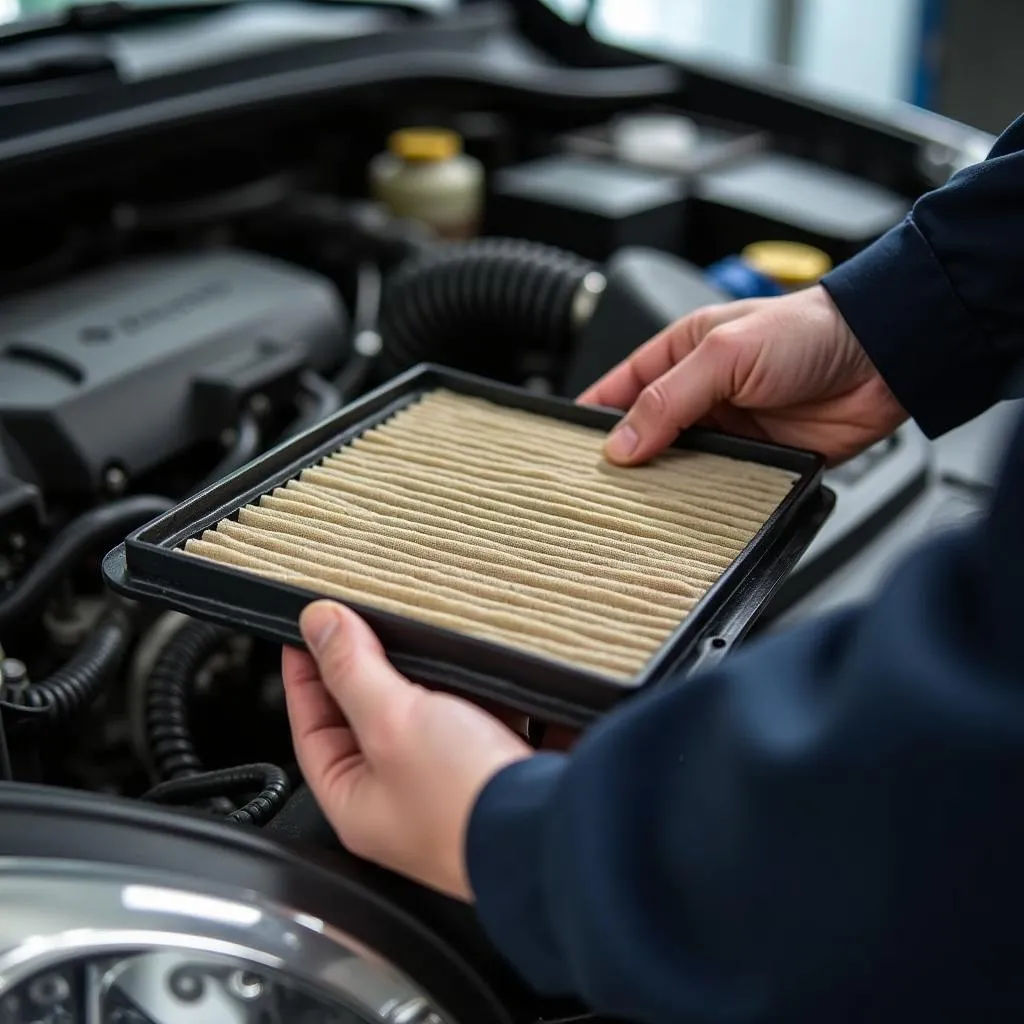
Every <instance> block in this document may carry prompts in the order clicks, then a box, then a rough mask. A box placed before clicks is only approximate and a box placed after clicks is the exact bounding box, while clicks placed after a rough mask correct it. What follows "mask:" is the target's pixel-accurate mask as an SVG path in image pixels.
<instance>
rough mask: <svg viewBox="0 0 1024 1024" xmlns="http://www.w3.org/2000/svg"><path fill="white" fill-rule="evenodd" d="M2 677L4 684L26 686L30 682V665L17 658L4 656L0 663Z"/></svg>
mask: <svg viewBox="0 0 1024 1024" xmlns="http://www.w3.org/2000/svg"><path fill="white" fill-rule="evenodd" d="M0 679H3V681H4V686H24V685H25V684H26V683H27V682H28V666H27V665H26V664H25V662H23V661H19V660H18V659H17V658H4V661H3V664H2V665H0Z"/></svg>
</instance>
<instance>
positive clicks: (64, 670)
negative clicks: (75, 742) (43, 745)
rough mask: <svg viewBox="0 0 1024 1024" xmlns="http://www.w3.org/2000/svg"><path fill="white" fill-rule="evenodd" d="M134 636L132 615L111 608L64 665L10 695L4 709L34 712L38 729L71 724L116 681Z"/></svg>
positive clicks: (117, 608) (118, 607) (125, 609)
mask: <svg viewBox="0 0 1024 1024" xmlns="http://www.w3.org/2000/svg"><path fill="white" fill-rule="evenodd" d="M132 633H133V629H132V616H131V613H130V611H129V610H128V609H127V608H126V607H124V606H123V605H120V604H115V605H113V606H111V607H110V608H109V609H108V610H107V611H106V612H104V614H103V615H102V616H101V617H100V620H99V622H98V623H97V625H96V627H95V628H94V629H93V631H92V632H91V633H90V634H89V635H88V636H87V637H86V638H85V639H84V640H83V641H82V643H81V644H80V645H79V647H78V649H77V650H76V651H75V653H74V654H72V655H71V657H70V658H69V659H68V661H67V663H66V664H65V665H63V666H62V667H61V668H59V669H57V671H56V672H54V673H53V674H52V675H50V676H48V677H47V678H46V679H42V680H40V681H39V682H35V683H30V684H29V685H28V686H25V687H24V688H22V689H19V690H14V691H11V692H8V693H7V694H6V698H7V699H6V700H5V701H4V707H5V709H6V710H11V711H14V712H15V713H16V712H18V711H22V712H25V711H29V712H32V713H33V714H32V721H33V722H34V723H36V724H37V725H39V724H46V725H62V724H66V723H68V722H70V721H71V720H72V719H73V718H74V717H75V716H76V715H78V714H80V713H81V712H82V711H84V710H85V709H86V708H87V707H88V706H89V705H90V704H92V702H93V701H94V700H95V699H96V698H97V697H98V696H99V695H100V693H101V692H102V690H103V689H104V687H105V686H106V685H107V684H108V683H110V682H111V681H112V680H113V679H115V678H116V676H117V673H118V672H119V671H120V669H121V665H122V664H123V663H124V658H125V655H126V654H127V652H128V647H129V646H130V644H131V641H132Z"/></svg>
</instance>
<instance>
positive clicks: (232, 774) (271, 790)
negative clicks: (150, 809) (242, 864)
mask: <svg viewBox="0 0 1024 1024" xmlns="http://www.w3.org/2000/svg"><path fill="white" fill-rule="evenodd" d="M254 789H255V790H258V791H259V792H258V793H257V795H256V796H254V797H253V798H252V799H251V800H250V801H249V802H248V803H246V804H244V805H243V806H241V807H239V808H237V809H236V810H232V811H231V812H230V813H229V814H228V815H227V820H228V821H231V822H234V823H235V824H237V825H265V824H266V823H267V822H268V821H270V819H271V818H273V817H274V815H275V814H277V812H278V811H279V810H280V809H281V808H282V807H283V806H284V803H285V801H286V800H287V799H288V797H289V795H290V794H291V791H292V787H291V782H290V781H289V779H288V776H287V775H286V774H285V773H284V771H282V770H281V769H280V768H278V767H277V765H273V764H244V765H239V766H238V767H237V768H223V769H221V770H219V771H214V772H203V773H202V774H201V775H190V776H188V777H187V778H183V779H172V780H171V781H169V782H161V783H160V784H159V785H157V786H154V787H153V788H152V789H151V790H149V792H147V793H145V794H143V797H142V799H143V800H146V801H149V802H151V803H160V804H191V803H196V802H197V801H200V800H205V799H208V798H210V797H213V796H217V795H220V794H223V793H237V792H239V791H245V790H250V791H251V790H254Z"/></svg>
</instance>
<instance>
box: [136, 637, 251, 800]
mask: <svg viewBox="0 0 1024 1024" xmlns="http://www.w3.org/2000/svg"><path fill="white" fill-rule="evenodd" d="M230 635H231V634H230V632H229V631H228V630H227V629H224V628H223V627H221V626H215V625H213V624H212V623H208V622H194V621H193V622H187V623H186V624H185V625H184V626H182V627H181V629H179V630H178V631H177V633H175V634H174V636H173V637H171V639H170V640H169V641H168V642H167V646H166V647H164V649H163V650H162V651H161V652H160V657H159V658H158V659H157V662H156V664H155V665H154V666H153V671H152V672H151V673H150V675H149V679H148V680H147V681H146V696H145V737H146V753H147V755H148V757H149V760H150V763H151V765H152V768H153V772H154V773H155V775H156V777H157V778H158V779H160V780H161V781H162V782H163V781H167V780H172V779H183V778H186V777H188V776H190V775H198V774H200V773H201V772H204V771H205V768H204V765H203V762H202V759H201V758H200V756H199V751H198V750H197V749H196V745H195V741H194V740H193V738H192V730H191V729H190V728H189V722H188V705H189V697H190V695H191V692H192V686H193V685H194V682H195V678H196V675H197V674H198V672H199V670H200V669H201V668H202V667H203V665H204V664H205V663H206V662H207V661H209V659H210V658H211V657H213V655H214V654H216V653H217V652H218V651H219V650H221V649H222V648H223V647H224V645H225V643H226V642H227V640H228V638H229V637H230Z"/></svg>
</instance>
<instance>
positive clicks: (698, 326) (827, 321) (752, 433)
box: [579, 285, 907, 465]
mask: <svg viewBox="0 0 1024 1024" xmlns="http://www.w3.org/2000/svg"><path fill="white" fill-rule="evenodd" d="M579 401H580V402H581V403H583V404H585V405H601V406H607V407H610V408H613V409H622V410H628V413H627V415H626V416H625V417H624V418H623V421H622V422H621V423H620V424H619V425H618V427H617V428H616V429H615V430H614V431H613V432H612V434H611V436H610V437H609V439H608V442H607V445H606V455H607V458H608V459H609V461H611V462H615V463H618V464H620V465H635V464H638V463H641V462H645V461H647V460H648V459H650V458H653V456H655V455H657V454H658V452H660V451H661V450H662V449H663V448H665V447H667V446H668V445H669V444H671V443H672V441H673V440H675V438H676V435H677V434H678V433H679V432H680V430H683V429H685V428H687V427H690V426H693V425H694V424H697V423H706V424H709V425H711V426H715V427H717V428H719V429H720V430H723V431H726V432H728V433H732V434H741V435H744V436H747V437H755V438H760V439H762V440H767V441H774V442H776V443H778V444H785V445H792V446H793V447H796V448H806V449H810V450H812V451H816V452H819V453H821V454H822V455H825V456H826V457H827V458H828V459H829V461H830V462H832V463H836V462H841V461H843V460H844V459H848V458H850V457H851V456H852V455H855V454H857V452H859V451H862V450H863V449H865V448H867V447H869V446H870V445H871V444H873V443H875V442H876V441H880V440H881V439H882V438H884V437H887V436H888V435H889V434H890V433H891V432H892V431H893V430H894V429H895V428H896V427H897V426H899V425H900V423H902V422H903V421H904V420H905V419H906V418H907V414H906V412H905V411H904V410H903V409H902V407H901V406H900V404H899V402H897V401H896V399H895V397H894V396H893V394H892V392H891V391H890V390H889V388H888V387H887V385H886V383H885V381H883V380H882V378H881V376H879V374H878V371H877V370H876V369H875V367H874V366H873V365H872V363H871V360H870V359H868V357H867V354H866V353H865V351H864V349H863V348H861V345H860V343H859V342H858V341H857V339H856V337H854V334H853V331H851V330H850V328H849V326H847V324H846V321H845V320H844V319H843V318H842V316H841V315H840V313H839V310H838V309H837V308H836V307H835V305H834V304H833V302H832V299H831V298H830V297H829V295H828V292H826V291H825V289H824V288H823V287H822V286H821V285H816V286H815V287H813V288H809V289H806V290H804V291H800V292H797V293H795V294H793V295H785V296H782V297H780V298H773V299H751V300H746V301H741V302H733V303H728V304H726V305H720V306H708V307H706V308H704V309H701V310H698V311H697V312H696V313H693V314H691V315H690V316H687V317H684V318H683V319H682V320H679V321H677V322H676V323H675V324H673V325H672V326H671V327H668V328H667V329H666V330H664V331H662V332H661V333H660V334H659V335H657V336H656V337H655V338H653V339H652V340H651V341H649V342H647V344H646V345H643V346H641V347H640V348H638V349H637V350H636V351H635V352H634V353H633V354H632V355H631V356H630V357H629V358H628V359H626V360H625V361H624V362H622V363H620V364H619V365H618V366H617V367H616V368H615V369H613V370H611V371H610V372H609V373H607V374H606V375H605V376H604V377H602V378H601V380H599V381H598V382H597V383H596V384H594V385H593V386H591V387H590V388H588V389H587V390H586V391H585V392H584V393H583V394H582V395H580V397H579Z"/></svg>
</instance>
